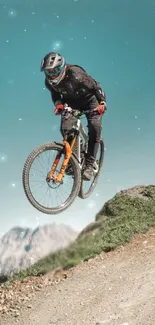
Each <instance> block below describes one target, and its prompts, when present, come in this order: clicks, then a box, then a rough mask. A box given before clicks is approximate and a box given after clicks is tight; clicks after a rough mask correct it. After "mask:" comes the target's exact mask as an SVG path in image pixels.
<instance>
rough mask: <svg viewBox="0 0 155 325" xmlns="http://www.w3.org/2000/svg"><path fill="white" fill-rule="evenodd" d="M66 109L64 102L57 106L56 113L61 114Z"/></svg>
mask: <svg viewBox="0 0 155 325" xmlns="http://www.w3.org/2000/svg"><path fill="white" fill-rule="evenodd" d="M63 109H64V105H63V104H59V105H57V106H56V107H55V110H54V113H55V114H56V115H61V113H62V111H63Z"/></svg>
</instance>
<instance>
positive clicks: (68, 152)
mask: <svg viewBox="0 0 155 325" xmlns="http://www.w3.org/2000/svg"><path fill="white" fill-rule="evenodd" d="M75 140H76V137H74V139H73V140H72V142H71V145H70V144H69V142H68V141H65V140H64V141H63V144H64V146H65V157H64V160H63V163H62V166H61V169H60V172H59V174H58V175H57V176H56V177H54V173H55V171H56V168H57V166H58V163H59V160H60V156H61V155H60V153H59V152H58V153H57V155H56V158H55V160H54V163H53V165H52V168H51V170H50V172H49V174H48V178H49V179H50V180H53V181H55V182H58V183H61V182H62V178H63V176H64V173H65V170H66V167H67V165H68V162H69V159H70V157H71V155H72V149H73V147H74V144H75Z"/></svg>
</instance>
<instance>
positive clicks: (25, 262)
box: [0, 223, 78, 275]
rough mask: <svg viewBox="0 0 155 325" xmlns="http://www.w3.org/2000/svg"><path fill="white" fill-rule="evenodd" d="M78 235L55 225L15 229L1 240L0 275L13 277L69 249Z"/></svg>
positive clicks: (67, 228)
mask: <svg viewBox="0 0 155 325" xmlns="http://www.w3.org/2000/svg"><path fill="white" fill-rule="evenodd" d="M77 235H78V233H77V232H76V231H74V230H73V229H72V228H71V227H69V226H67V225H64V224H60V225H56V224H55V223H53V224H50V225H45V226H41V227H37V228H36V229H34V230H32V229H29V228H21V227H15V228H12V229H11V230H10V231H8V232H7V233H6V234H5V235H4V236H3V237H2V238H0V274H1V275H2V274H3V275H11V274H12V273H14V272H18V271H19V270H21V269H25V268H27V267H29V266H31V265H32V264H34V263H35V262H37V261H38V260H40V258H43V257H44V256H46V255H48V254H49V253H51V252H55V251H57V250H59V249H60V248H64V247H67V246H68V245H69V244H70V243H71V242H73V241H74V240H75V239H76V237H77Z"/></svg>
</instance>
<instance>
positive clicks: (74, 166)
mask: <svg viewBox="0 0 155 325" xmlns="http://www.w3.org/2000/svg"><path fill="white" fill-rule="evenodd" d="M93 111H94V110H93ZM64 112H65V113H64V114H69V116H71V115H73V116H74V117H76V118H75V123H74V124H73V127H72V130H70V131H69V132H72V133H73V134H74V136H73V138H72V141H71V143H69V142H68V137H69V133H68V134H67V133H66V134H65V135H64V137H63V141H62V142H57V141H54V142H48V143H45V144H43V145H41V146H39V147H38V148H36V149H34V150H33V151H32V152H31V153H30V155H29V156H28V158H27V159H26V162H25V164H24V168H23V175H22V182H23V188H24V192H25V195H26V197H27V199H28V200H29V202H30V203H31V204H32V205H33V206H34V207H35V208H36V209H37V210H39V211H41V212H43V213H46V214H57V213H60V212H62V211H64V210H65V209H67V208H68V207H69V206H70V205H71V204H72V203H73V201H74V200H75V198H76V197H79V198H81V199H86V198H88V196H90V194H91V193H92V192H93V190H94V188H95V186H96V184H97V181H98V178H99V175H100V171H101V167H102V165H103V159H104V141H103V139H100V144H99V149H98V153H97V154H98V155H99V157H98V158H96V161H95V162H94V166H93V167H94V176H93V178H92V180H91V181H85V180H84V179H83V178H82V170H83V168H84V166H85V159H86V154H87V149H88V139H89V138H88V135H87V133H86V131H85V129H84V127H83V125H82V122H81V117H82V115H83V114H87V113H88V112H89V113H90V111H83V112H81V111H79V110H73V109H72V108H71V107H68V106H67V105H66V106H65V109H64ZM70 114H71V115H70ZM68 118H69V117H68ZM52 151H53V152H54V157H53V158H51V152H52ZM44 154H45V158H44V157H43V156H44ZM37 162H38V163H39V167H41V168H42V171H41V173H39V167H38V168H37V169H36V170H35V171H34V168H35V166H36V163H37ZM46 164H47V165H46ZM58 165H59V166H60V168H59V169H58ZM69 166H70V168H71V170H72V173H67V168H68V167H69ZM37 175H39V177H41V176H42V177H43V179H42V180H41V179H40V178H39V179H37ZM31 178H32V179H31ZM65 181H66V183H67V182H68V183H67V184H69V185H71V190H70V192H68V191H67V186H66V183H65ZM33 182H34V188H33V185H32V183H33ZM88 184H90V185H89V186H88V189H87V190H85V185H88ZM37 185H39V187H38V191H40V193H39V197H40V199H41V200H42V201H41V202H40V203H39V198H36V196H35V195H34V194H33V189H34V191H35V190H36V189H37ZM43 187H45V189H44V191H43ZM58 191H59V195H58ZM43 194H44V196H43ZM47 194H49V195H50V199H51V203H49V201H48V198H47ZM54 196H55V200H54ZM43 197H44V199H43ZM59 199H63V202H59ZM54 202H55V203H54Z"/></svg>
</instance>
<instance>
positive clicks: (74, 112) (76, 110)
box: [64, 105, 97, 118]
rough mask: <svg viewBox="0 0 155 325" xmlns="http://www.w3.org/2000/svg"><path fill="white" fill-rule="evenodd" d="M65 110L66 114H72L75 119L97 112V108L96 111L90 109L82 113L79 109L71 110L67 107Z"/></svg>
mask: <svg viewBox="0 0 155 325" xmlns="http://www.w3.org/2000/svg"><path fill="white" fill-rule="evenodd" d="M64 110H65V111H66V112H69V113H71V114H72V115H73V116H74V117H77V118H79V117H81V116H82V115H84V114H89V113H91V112H94V111H97V108H94V109H92V110H90V109H88V110H84V111H80V110H78V109H73V108H71V107H69V106H67V105H65V107H64Z"/></svg>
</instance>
